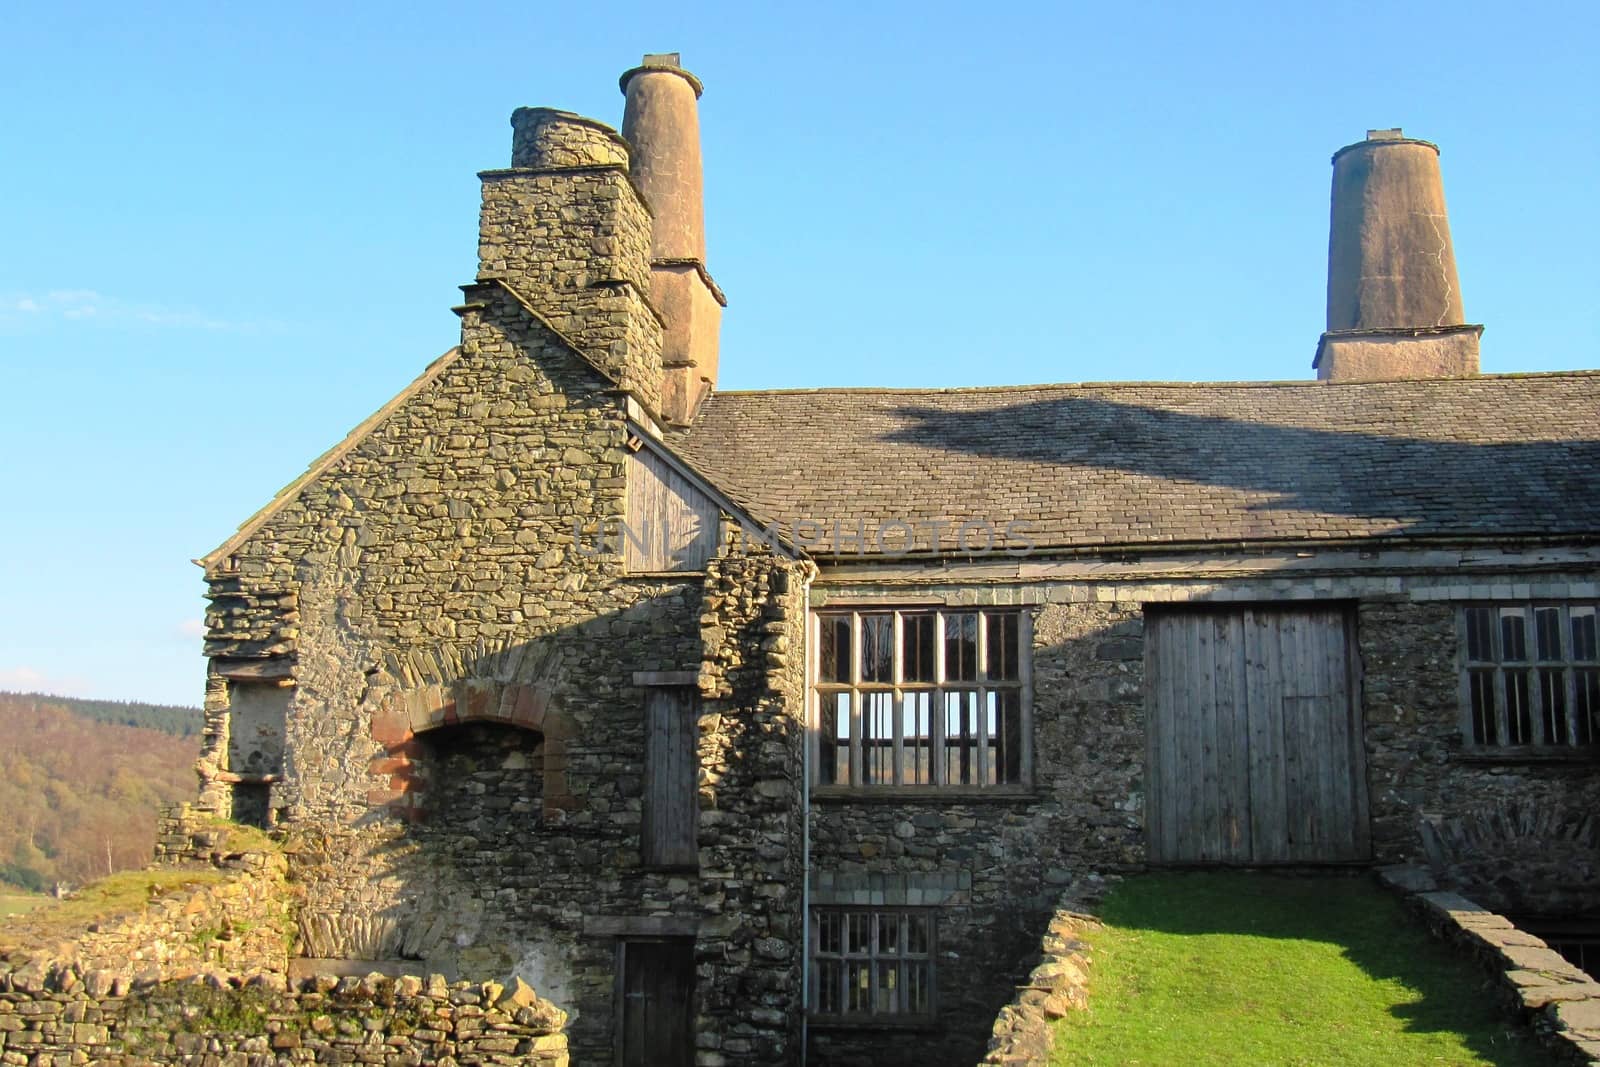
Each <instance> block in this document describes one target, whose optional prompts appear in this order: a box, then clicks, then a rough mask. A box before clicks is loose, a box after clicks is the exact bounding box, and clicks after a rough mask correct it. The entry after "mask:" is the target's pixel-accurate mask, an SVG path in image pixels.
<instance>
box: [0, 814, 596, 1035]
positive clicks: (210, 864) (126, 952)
mask: <svg viewBox="0 0 1600 1067" xmlns="http://www.w3.org/2000/svg"><path fill="white" fill-rule="evenodd" d="M231 836H232V834H231V832H230V831H229V830H228V829H226V828H224V827H219V826H217V825H216V822H215V819H214V817H211V816H209V815H208V814H207V813H206V812H204V811H201V810H198V809H196V808H193V807H191V806H188V805H182V806H179V807H178V808H176V809H173V810H172V811H169V812H167V813H165V815H164V816H163V819H162V824H161V829H160V841H159V844H158V855H159V857H160V859H159V863H158V865H157V867H158V868H159V869H164V870H166V871H171V870H180V871H181V870H190V871H194V872H195V873H196V876H197V877H196V881H195V882H194V883H192V884H188V885H185V886H183V887H181V888H178V889H173V890H169V891H167V892H165V893H163V894H162V895H160V896H158V897H156V898H154V899H152V900H151V901H150V902H149V903H148V904H147V905H145V906H144V907H143V908H141V909H139V910H138V911H135V912H129V913H124V914H118V915H106V916H103V917H101V918H99V919H98V920H96V921H93V922H89V923H87V924H85V926H84V927H83V928H81V929H78V930H76V931H67V932H66V933H67V935H68V936H66V937H65V938H64V939H61V940H57V939H55V938H54V937H44V936H42V935H41V936H37V937H35V938H34V939H33V940H32V941H28V940H24V941H22V942H20V943H19V944H17V945H16V946H14V947H12V948H10V949H8V950H7V951H6V953H5V955H4V956H3V957H0V1064H8V1065H13V1064H14V1065H18V1067H22V1065H34V1067H42V1065H45V1064H65V1063H96V1064H108V1065H126V1067H133V1065H144V1064H194V1065H197V1067H198V1065H202V1064H203V1065H207V1067H209V1065H223V1067H233V1065H237V1067H261V1065H264V1064H278V1063H283V1064H288V1063H310V1062H318V1063H329V1062H362V1063H376V1064H392V1065H395V1067H401V1065H406V1067H410V1065H414V1064H418V1063H434V1062H448V1060H447V1058H448V1057H456V1058H457V1060H459V1061H460V1062H470V1063H483V1064H494V1063H505V1064H510V1063H532V1064H540V1065H544V1067H565V1065H566V1064H567V1062H568V1060H567V1039H566V1037H565V1035H564V1034H563V1033H562V1028H563V1026H564V1025H565V1023H566V1015H565V1013H564V1012H562V1011H561V1010H560V1009H558V1008H557V1007H555V1006H554V1005H553V1004H551V1003H549V1002H548V1001H546V1000H544V999H542V998H540V997H539V996H538V995H537V994H536V993H535V992H534V991H533V990H532V989H531V988H530V987H528V986H527V984H526V983H524V982H522V981H521V979H519V978H516V977H512V978H511V979H510V980H509V981H508V982H505V983H500V982H480V983H458V984H456V985H447V984H446V982H445V979H444V978H443V976H440V975H432V976H429V977H428V979H427V981H426V983H424V981H423V979H421V978H420V977H417V976H406V977H401V978H399V979H398V980H394V979H391V978H387V977H384V976H382V975H377V974H371V975H368V976H366V977H365V978H362V977H346V978H342V979H341V978H337V977H333V976H330V975H315V976H312V977H309V978H307V979H305V980H304V981H303V982H301V983H298V984H297V983H295V982H293V981H292V980H291V979H290V978H289V968H288V965H287V964H288V951H289V946H290V944H291V943H292V941H293V939H294V934H295V924H294V919H293V910H294V904H295V902H296V900H297V899H298V896H299V894H298V893H297V891H296V887H293V886H291V885H290V884H288V883H287V882H286V881H285V875H286V873H287V869H288V864H287V863H286V862H285V859H284V856H283V855H281V854H280V853H279V852H277V851H273V850H262V851H254V850H253V851H242V852H241V851H231V850H229V848H228V844H229V838H230V837H231ZM218 873H220V874H222V875H224V876H225V877H224V878H223V880H222V881H220V882H219V881H215V880H214V878H215V876H216V874H218ZM201 875H208V876H210V877H208V878H206V879H204V880H202V879H201V877H200V876H201ZM24 929H26V927H24Z"/></svg>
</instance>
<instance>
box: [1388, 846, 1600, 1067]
mask: <svg viewBox="0 0 1600 1067" xmlns="http://www.w3.org/2000/svg"><path fill="white" fill-rule="evenodd" d="M1377 874H1378V881H1379V883H1380V884H1382V885H1383V886H1384V887H1385V888H1386V889H1389V890H1392V891H1393V892H1395V893H1398V894H1400V895H1401V896H1402V897H1403V898H1404V900H1405V902H1406V904H1407V906H1408V907H1410V908H1411V909H1412V910H1414V911H1416V912H1418V913H1420V914H1421V916H1422V918H1423V920H1424V921H1425V922H1426V923H1427V924H1428V928H1429V929H1430V930H1431V931H1432V932H1433V933H1434V934H1435V936H1438V937H1441V938H1443V939H1444V940H1446V941H1448V942H1450V943H1451V944H1453V945H1456V946H1458V947H1460V948H1462V949H1464V950H1465V951H1466V952H1467V953H1468V954H1469V955H1470V956H1471V957H1472V958H1473V959H1474V961H1476V962H1477V963H1478V964H1479V965H1480V966H1482V967H1483V968H1484V969H1485V970H1486V971H1488V972H1489V973H1490V975H1491V976H1492V977H1493V978H1494V980H1495V985H1496V987H1497V991H1498V992H1499V993H1500V995H1501V999H1502V1000H1504V1001H1505V1002H1506V1003H1507V1004H1508V1005H1509V1006H1510V1007H1511V1008H1512V1010H1513V1011H1514V1012H1515V1013H1516V1014H1517V1015H1518V1017H1519V1018H1521V1019H1523V1020H1524V1021H1526V1022H1527V1023H1529V1024H1530V1025H1531V1026H1532V1028H1533V1030H1534V1032H1535V1033H1537V1034H1538V1035H1539V1036H1540V1038H1541V1039H1543V1040H1544V1042H1545V1043H1546V1045H1548V1046H1549V1047H1550V1049H1551V1051H1552V1052H1554V1053H1555V1054H1556V1056H1558V1057H1559V1059H1557V1060H1555V1061H1554V1062H1558V1063H1569V1064H1584V1065H1600V982H1596V981H1595V980H1594V978H1593V977H1591V976H1590V975H1587V974H1585V973H1584V972H1583V971H1581V970H1579V969H1578V968H1577V967H1575V966H1573V965H1572V964H1571V963H1568V962H1567V961H1566V959H1564V958H1563V957H1562V956H1561V955H1560V954H1559V953H1557V952H1556V951H1554V950H1553V949H1551V948H1550V947H1549V946H1548V945H1546V944H1545V943H1544V941H1543V940H1541V939H1540V938H1538V937H1535V936H1534V935H1533V934H1530V933H1528V932H1527V931H1525V930H1519V929H1518V928H1517V927H1516V926H1515V925H1514V924H1513V923H1512V922H1511V920H1510V919H1507V918H1506V917H1505V916H1504V915H1498V914H1496V913H1495V912H1492V911H1490V910H1489V909H1487V908H1485V907H1483V906H1481V905H1479V904H1477V903H1476V902H1474V901H1472V900H1469V899H1468V898H1467V897H1464V896H1462V895H1461V894H1460V893H1454V892H1450V891H1448V890H1445V889H1441V887H1440V886H1439V883H1438V882H1437V881H1436V880H1435V879H1434V877H1433V874H1432V872H1431V871H1429V870H1428V869H1427V868H1426V867H1421V866H1415V865H1404V864H1403V865H1398V866H1393V867H1383V868H1380V869H1379V870H1378V872H1377Z"/></svg>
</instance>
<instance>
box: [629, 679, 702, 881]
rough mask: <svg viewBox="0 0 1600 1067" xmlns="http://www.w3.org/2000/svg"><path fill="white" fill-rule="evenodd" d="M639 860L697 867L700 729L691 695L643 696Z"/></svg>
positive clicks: (661, 692) (665, 691)
mask: <svg viewBox="0 0 1600 1067" xmlns="http://www.w3.org/2000/svg"><path fill="white" fill-rule="evenodd" d="M644 712H645V715H644V727H645V764H644V798H643V801H642V805H641V807H642V809H643V810H642V811H641V812H640V821H641V826H640V832H641V834H642V835H643V837H642V840H641V842H640V853H641V857H640V858H641V859H643V861H644V862H645V864H646V865H648V866H651V867H694V866H697V865H698V863H699V858H700V850H699V844H698V838H699V832H700V794H699V789H698V778H699V772H700V755H699V745H698V744H697V741H698V738H699V724H698V723H697V722H696V719H695V716H696V712H697V708H696V700H695V692H694V690H692V689H688V688H681V687H672V688H652V689H648V690H646V691H645V709H644Z"/></svg>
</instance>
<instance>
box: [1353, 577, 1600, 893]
mask: <svg viewBox="0 0 1600 1067" xmlns="http://www.w3.org/2000/svg"><path fill="white" fill-rule="evenodd" d="M1502 599H1505V598H1502ZM1457 611H1458V609H1457V607H1456V606H1455V605H1453V604H1449V603H1443V602H1423V603H1418V602H1415V601H1407V600H1403V599H1395V600H1388V601H1376V600H1373V601H1364V602H1363V603H1362V604H1361V605H1360V608H1359V610H1358V617H1357V626H1356V633H1357V640H1358V643H1359V648H1360V655H1361V666H1362V712H1363V717H1364V720H1365V722H1364V727H1365V737H1366V743H1367V779H1368V782H1369V783H1370V789H1371V809H1372V837H1373V851H1374V854H1375V857H1376V858H1377V859H1378V860H1379V861H1380V862H1385V863H1399V862H1427V863H1429V864H1431V865H1432V866H1433V867H1434V868H1435V870H1436V871H1437V872H1438V874H1439V875H1440V877H1441V878H1442V879H1443V880H1444V881H1445V882H1446V883H1447V884H1449V885H1450V886H1451V887H1452V888H1454V889H1458V890H1460V891H1461V892H1463V893H1465V894H1467V895H1468V896H1471V897H1472V898H1473V899H1475V900H1480V901H1483V902H1484V903H1485V904H1487V905H1488V906H1490V907H1493V908H1498V909H1501V910H1504V911H1509V912H1513V913H1516V912H1544V913H1551V914H1561V913H1576V912H1582V911H1587V910H1589V909H1592V908H1595V907H1600V825H1597V824H1596V821H1595V819H1594V818H1593V813H1594V812H1595V811H1596V810H1600V776H1597V775H1596V774H1595V773H1594V770H1593V763H1592V762H1587V761H1583V760H1581V759H1580V760H1577V761H1570V760H1568V761H1563V760H1550V761H1545V762H1539V761H1529V762H1507V761H1504V760H1477V759H1473V758H1470V754H1468V753H1466V752H1464V751H1463V745H1462V737H1461V731H1462V727H1461V719H1460V709H1461V696H1460V670H1459V668H1458V667H1457V662H1458V660H1457V651H1458V650H1457V648H1456V644H1457V638H1456V613H1457Z"/></svg>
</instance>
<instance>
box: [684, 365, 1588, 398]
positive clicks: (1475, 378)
mask: <svg viewBox="0 0 1600 1067" xmlns="http://www.w3.org/2000/svg"><path fill="white" fill-rule="evenodd" d="M1596 377H1600V370H1596V369H1574V370H1557V371H1512V372H1506V373H1500V374H1472V375H1460V376H1457V377H1449V378H1392V379H1370V380H1366V381H1344V382H1328V381H1320V380H1318V379H1316V378H1291V379H1280V380H1275V381H1198V382H1184V381H1100V382H1033V383H1028V382H1021V383H1017V384H1015V385H954V386H916V385H908V386H898V385H836V386H814V387H809V388H806V387H783V388H773V389H718V390H717V391H716V392H715V393H713V394H712V398H713V399H714V398H716V397H718V396H790V395H793V396H814V395H817V394H874V393H881V394H891V393H894V394H926V395H947V394H950V393H1004V392H1022V391H1027V390H1044V389H1058V390H1072V389H1199V388H1206V389H1286V388H1300V387H1316V388H1329V389H1347V388H1362V387H1371V386H1413V385H1423V386H1428V385H1437V384H1441V383H1459V384H1469V383H1473V382H1502V381H1520V380H1523V379H1545V378H1596Z"/></svg>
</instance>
